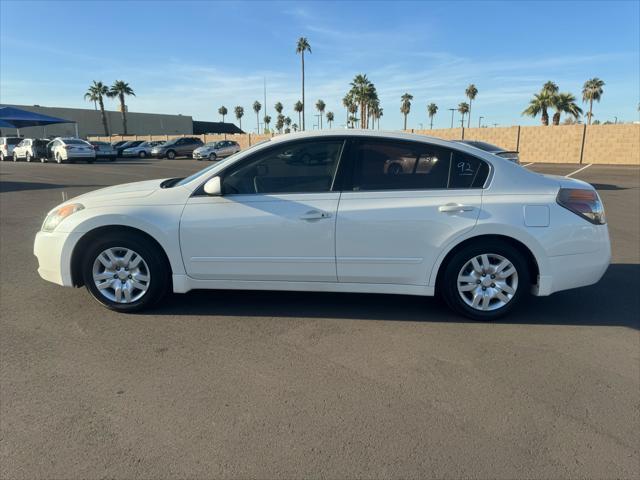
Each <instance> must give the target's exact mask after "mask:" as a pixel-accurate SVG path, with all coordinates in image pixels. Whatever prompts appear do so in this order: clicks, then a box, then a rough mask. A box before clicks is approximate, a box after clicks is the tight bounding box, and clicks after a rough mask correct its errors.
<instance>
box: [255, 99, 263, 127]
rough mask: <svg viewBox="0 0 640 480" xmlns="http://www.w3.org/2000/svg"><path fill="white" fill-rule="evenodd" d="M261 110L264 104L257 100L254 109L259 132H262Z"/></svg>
mask: <svg viewBox="0 0 640 480" xmlns="http://www.w3.org/2000/svg"><path fill="white" fill-rule="evenodd" d="M260 110H262V104H261V103H260V102H259V101H258V100H256V101H255V102H253V111H254V112H256V128H257V130H256V131H257V132H258V133H260Z"/></svg>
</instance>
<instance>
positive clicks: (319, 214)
mask: <svg viewBox="0 0 640 480" xmlns="http://www.w3.org/2000/svg"><path fill="white" fill-rule="evenodd" d="M323 218H331V214H330V213H329V212H323V211H322V210H309V211H308V212H307V213H305V214H304V215H302V216H300V219H301V220H321V219H323Z"/></svg>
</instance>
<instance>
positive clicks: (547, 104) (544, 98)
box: [522, 89, 553, 125]
mask: <svg viewBox="0 0 640 480" xmlns="http://www.w3.org/2000/svg"><path fill="white" fill-rule="evenodd" d="M552 106H553V95H552V94H550V93H548V92H547V91H545V90H544V89H543V90H542V91H541V92H540V93H536V94H535V95H534V96H533V98H532V99H531V101H530V102H529V106H528V107H527V108H525V110H524V111H523V112H522V115H528V116H529V117H534V118H535V117H537V116H538V114H540V120H541V122H542V125H549V112H548V110H549V108H551V107H552Z"/></svg>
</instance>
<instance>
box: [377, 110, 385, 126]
mask: <svg viewBox="0 0 640 480" xmlns="http://www.w3.org/2000/svg"><path fill="white" fill-rule="evenodd" d="M383 115H384V108H378V110H377V111H376V120H378V130H380V118H381V117H382V116H383Z"/></svg>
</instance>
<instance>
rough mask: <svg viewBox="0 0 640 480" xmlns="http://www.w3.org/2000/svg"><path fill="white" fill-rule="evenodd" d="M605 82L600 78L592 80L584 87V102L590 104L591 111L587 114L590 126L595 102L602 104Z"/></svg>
mask: <svg viewBox="0 0 640 480" xmlns="http://www.w3.org/2000/svg"><path fill="white" fill-rule="evenodd" d="M604 85H605V84H604V82H603V81H602V80H600V79H599V78H598V77H594V78H590V79H589V80H587V81H586V82H584V85H583V86H582V101H583V102H589V111H588V112H587V119H588V121H589V125H591V117H592V116H593V101H594V100H595V101H596V102H600V99H601V98H602V94H603V93H604V91H603V89H602V87H604Z"/></svg>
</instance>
